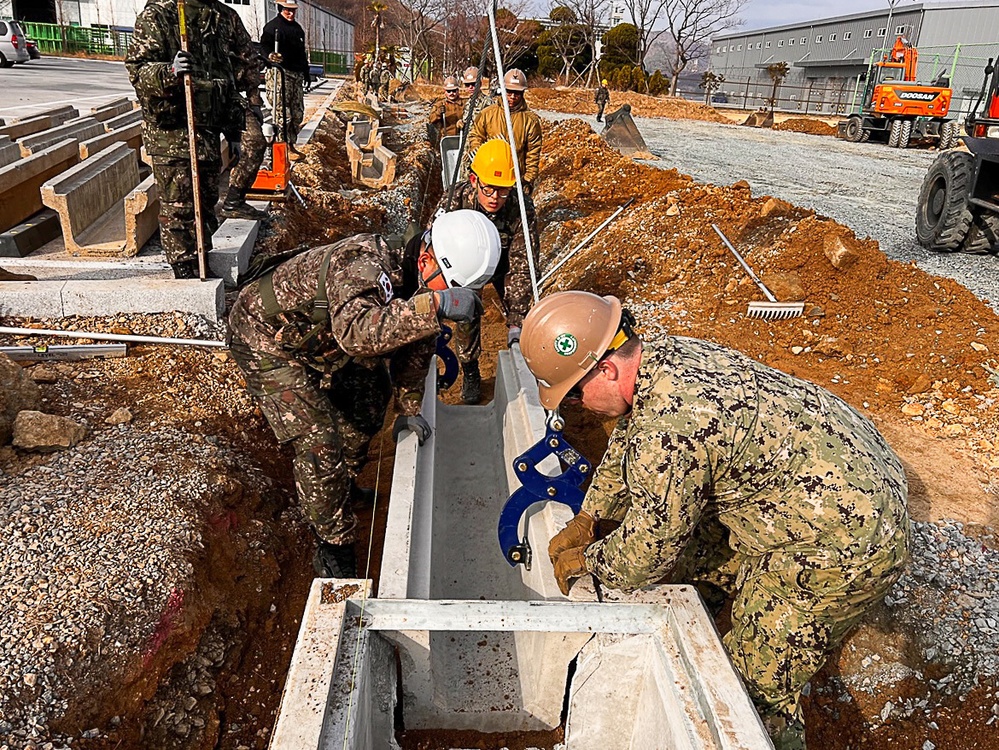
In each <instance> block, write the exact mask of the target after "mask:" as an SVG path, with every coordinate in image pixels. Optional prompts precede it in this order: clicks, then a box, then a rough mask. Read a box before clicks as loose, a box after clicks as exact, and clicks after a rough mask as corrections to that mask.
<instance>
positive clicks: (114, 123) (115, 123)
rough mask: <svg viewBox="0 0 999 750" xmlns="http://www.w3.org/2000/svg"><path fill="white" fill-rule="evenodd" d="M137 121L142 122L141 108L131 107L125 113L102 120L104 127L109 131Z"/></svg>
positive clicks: (125, 126)
mask: <svg viewBox="0 0 999 750" xmlns="http://www.w3.org/2000/svg"><path fill="white" fill-rule="evenodd" d="M137 122H138V123H141V122H142V110H141V109H133V110H130V111H128V112H126V113H125V114H122V115H118V116H117V117H112V118H111V119H110V120H104V129H105V130H107V131H108V132H111V131H112V130H121V129H122V128H127V127H129V126H131V125H134V124H135V123H137Z"/></svg>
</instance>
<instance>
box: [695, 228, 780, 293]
mask: <svg viewBox="0 0 999 750" xmlns="http://www.w3.org/2000/svg"><path fill="white" fill-rule="evenodd" d="M711 228H712V229H714V230H715V232H716V233H717V235H718V236H719V237H721V241H722V242H724V243H725V247H727V248H728V249H729V250H731V251H732V255H734V256H735V259H736V260H737V261H739V263H741V264H742V267H743V268H744V269H746V273H748V274H749V278H751V279H752V280H753V282H754V283H755V284H756V286H758V287H759V288H760V291H761V292H763V293H764V294H765V295H767V299H768V300H770V301H771V302H776V301H777V298H776V297H774V296H773V295H772V294H771V293H770V290H769V289H767V287H766V285H765V284H764V283H763V282H762V281H760V279H759V277H758V276H757V275H756V274H755V273H753V269H752V268H750V267H749V264H748V263H746V261H744V260H743V259H742V256H741V255H739V251H738V250H736V249H735V248H734V247H732V243H731V242H729V241H728V237H726V236H725V235H724V234H722V230H720V229H719V228H718V225H717V224H712V225H711Z"/></svg>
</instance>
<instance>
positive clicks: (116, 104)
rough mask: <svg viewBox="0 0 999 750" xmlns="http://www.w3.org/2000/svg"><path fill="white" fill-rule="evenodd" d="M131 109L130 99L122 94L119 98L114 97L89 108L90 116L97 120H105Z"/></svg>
mask: <svg viewBox="0 0 999 750" xmlns="http://www.w3.org/2000/svg"><path fill="white" fill-rule="evenodd" d="M132 109H133V103H132V100H131V99H129V98H128V97H127V96H123V97H122V98H121V99H115V100H114V101H113V102H108V103H107V104H102V105H101V106H99V107H94V108H93V109H91V110H90V116H91V117H93V118H94V119H95V120H97V121H99V122H105V121H107V120H110V119H111V118H112V117H118V116H119V115H123V114H125V113H126V112H131V111H132Z"/></svg>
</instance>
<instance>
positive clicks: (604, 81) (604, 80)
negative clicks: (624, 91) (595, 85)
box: [600, 78, 607, 86]
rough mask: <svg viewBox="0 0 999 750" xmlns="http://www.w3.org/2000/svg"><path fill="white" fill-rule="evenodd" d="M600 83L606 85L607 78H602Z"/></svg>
mask: <svg viewBox="0 0 999 750" xmlns="http://www.w3.org/2000/svg"><path fill="white" fill-rule="evenodd" d="M600 83H602V84H603V85H604V86H606V85H607V79H606V78H605V79H603V80H602V81H601V82H600Z"/></svg>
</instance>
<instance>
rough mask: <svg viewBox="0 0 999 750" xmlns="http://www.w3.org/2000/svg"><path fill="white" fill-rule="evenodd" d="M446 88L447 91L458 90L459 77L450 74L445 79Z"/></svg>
mask: <svg viewBox="0 0 999 750" xmlns="http://www.w3.org/2000/svg"><path fill="white" fill-rule="evenodd" d="M444 90H445V91H457V90H458V79H457V78H455V77H454V76H448V77H447V78H445V79H444Z"/></svg>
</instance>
